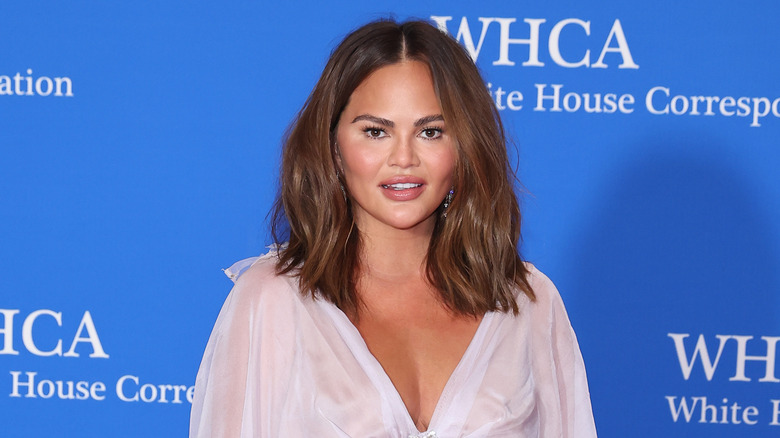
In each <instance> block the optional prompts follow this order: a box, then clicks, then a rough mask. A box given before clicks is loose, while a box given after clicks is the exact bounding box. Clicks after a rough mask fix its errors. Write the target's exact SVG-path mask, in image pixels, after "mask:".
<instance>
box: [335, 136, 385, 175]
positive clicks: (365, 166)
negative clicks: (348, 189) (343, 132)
mask: <svg viewBox="0 0 780 438" xmlns="http://www.w3.org/2000/svg"><path fill="white" fill-rule="evenodd" d="M340 165H341V170H342V172H343V173H344V178H346V179H347V182H348V183H349V182H350V181H352V182H354V180H356V179H361V180H362V179H368V178H371V177H374V176H375V175H376V174H377V172H378V171H379V169H380V168H381V166H382V160H381V158H380V157H378V156H377V155H376V154H371V153H370V151H368V150H366V149H365V148H356V147H353V145H348V146H342V148H341V160H340Z"/></svg>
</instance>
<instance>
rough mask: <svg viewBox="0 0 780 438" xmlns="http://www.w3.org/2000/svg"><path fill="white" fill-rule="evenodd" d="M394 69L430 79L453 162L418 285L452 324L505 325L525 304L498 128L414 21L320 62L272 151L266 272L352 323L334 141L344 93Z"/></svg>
mask: <svg viewBox="0 0 780 438" xmlns="http://www.w3.org/2000/svg"><path fill="white" fill-rule="evenodd" d="M403 60H415V61H420V62H423V63H425V64H426V65H428V67H429V68H430V71H431V76H432V78H433V86H434V91H435V93H436V96H437V97H438V99H439V103H440V105H441V108H442V115H443V116H444V119H445V121H446V122H447V127H448V131H449V132H450V133H451V135H452V136H453V138H454V140H455V147H456V151H457V159H456V164H455V172H454V178H453V179H454V190H455V194H454V197H453V199H452V202H451V204H450V205H449V207H448V208H447V216H446V218H445V217H444V216H443V215H442V214H441V213H442V209H443V208H444V207H443V206H440V207H439V210H438V212H437V213H438V214H437V219H436V224H435V226H434V231H433V236H432V238H431V241H430V245H429V247H428V253H427V258H426V273H427V279H428V281H429V282H430V283H431V284H432V285H433V286H434V287H435V288H436V289H437V290H438V291H439V294H440V298H441V301H442V302H443V303H444V304H445V305H446V306H447V307H448V308H449V309H450V310H451V311H452V312H454V313H455V314H459V315H473V316H477V315H481V314H483V313H484V312H487V311H505V312H509V311H511V312H513V313H514V314H517V313H518V307H517V301H516V293H517V291H518V289H519V290H520V291H522V292H523V293H525V294H526V295H527V296H528V297H529V298H531V299H532V300H533V299H534V298H535V297H534V293H533V290H532V289H531V285H530V284H529V281H528V275H529V274H528V269H527V267H526V266H525V264H524V263H523V262H522V260H521V258H520V256H519V253H518V245H519V242H520V219H521V216H520V209H519V206H518V202H517V198H516V196H515V192H514V185H513V183H514V182H515V176H514V173H513V171H512V169H511V167H510V165H509V162H508V158H507V152H506V140H505V136H504V130H503V126H502V124H501V120H500V118H499V115H498V111H497V110H496V107H495V105H494V104H493V101H492V99H491V98H490V95H489V93H488V91H487V88H486V87H485V84H484V81H483V79H482V77H481V76H480V74H479V71H478V69H477V67H476V66H475V65H474V63H473V61H472V60H471V58H470V57H469V56H468V54H467V53H466V51H465V50H464V49H463V48H462V47H461V46H460V45H459V44H458V43H457V42H456V41H455V40H454V39H452V37H450V36H448V35H447V34H445V33H443V32H441V31H439V30H438V29H437V28H435V27H433V26H432V25H431V24H429V23H426V22H423V21H408V22H403V23H397V22H394V21H389V20H382V21H376V22H373V23H369V24H367V25H365V26H363V27H360V28H359V29H357V30H355V31H354V32H352V33H350V34H349V35H348V36H347V37H346V38H345V39H344V41H342V42H341V44H339V46H338V47H336V49H335V50H334V51H333V52H332V54H331V56H330V59H329V60H328V63H327V65H326V66H325V69H324V71H323V72H322V76H321V77H320V79H319V81H318V82H317V85H316V86H315V87H314V90H313V91H312V93H311V95H310V96H309V97H308V99H307V100H306V103H305V104H304V106H303V108H302V109H301V111H300V112H299V113H298V115H297V117H296V119H295V120H294V121H293V123H292V125H291V126H290V128H289V129H288V131H287V134H286V138H285V141H284V148H283V152H282V168H281V175H280V181H281V182H280V189H279V194H278V196H277V199H276V202H275V205H274V209H273V212H272V216H271V233H272V235H273V238H274V240H275V241H276V243H277V244H278V245H279V244H281V243H282V242H287V244H286V246H283V245H282V246H283V247H282V248H280V250H279V253H278V257H279V259H278V262H277V265H276V269H277V272H278V273H280V274H284V273H291V274H293V275H296V276H297V277H298V279H299V285H300V291H301V292H302V293H304V294H310V295H311V296H313V297H315V298H316V297H318V296H320V297H323V298H325V299H327V300H329V301H331V302H333V303H334V304H335V305H336V306H338V307H339V308H340V309H341V310H343V311H344V312H345V313H347V314H348V315H352V316H354V317H357V316H358V314H359V310H360V308H361V302H360V298H359V296H358V294H357V291H356V281H357V278H358V272H357V270H358V269H359V266H360V263H359V262H360V259H359V258H360V245H361V242H360V235H359V232H358V230H356V225H355V221H354V218H353V215H352V211H351V206H350V201H349V193H348V192H345V191H344V190H345V188H346V184H345V183H344V181H340V178H341V176H340V175H339V173H338V172H337V169H338V167H337V164H336V155H335V154H336V151H335V147H334V144H335V129H336V125H337V124H338V121H339V117H340V116H341V112H342V111H343V110H344V107H345V106H346V105H347V102H348V101H349V98H350V96H351V95H352V92H353V91H354V90H355V88H357V86H358V85H359V84H360V83H361V82H363V80H364V79H365V78H366V77H367V76H368V75H369V74H371V73H372V72H374V71H376V70H377V69H379V68H381V67H384V66H387V65H390V64H395V63H397V62H400V61H403Z"/></svg>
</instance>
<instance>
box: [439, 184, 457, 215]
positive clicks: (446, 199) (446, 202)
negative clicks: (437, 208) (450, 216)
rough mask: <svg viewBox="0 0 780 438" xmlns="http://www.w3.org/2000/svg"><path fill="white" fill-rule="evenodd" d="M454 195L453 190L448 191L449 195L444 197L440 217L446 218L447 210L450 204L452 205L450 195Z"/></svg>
mask: <svg viewBox="0 0 780 438" xmlns="http://www.w3.org/2000/svg"><path fill="white" fill-rule="evenodd" d="M454 194H455V189H454V188H453V189H450V191H449V193H447V196H445V197H444V208H443V209H442V213H441V215H442V216H444V217H445V218H446V217H447V208H449V206H450V204H452V195H454Z"/></svg>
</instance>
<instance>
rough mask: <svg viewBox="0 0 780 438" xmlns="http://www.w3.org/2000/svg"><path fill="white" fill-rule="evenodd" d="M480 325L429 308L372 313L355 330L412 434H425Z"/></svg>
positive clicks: (471, 318)
mask: <svg viewBox="0 0 780 438" xmlns="http://www.w3.org/2000/svg"><path fill="white" fill-rule="evenodd" d="M480 321H481V318H474V317H463V316H453V315H452V314H451V313H450V312H448V311H447V310H446V309H444V308H442V307H440V306H437V305H436V304H430V305H428V306H425V307H422V308H420V307H412V308H403V307H395V308H393V309H385V311H384V312H380V313H376V312H374V313H372V314H368V315H366V316H365V317H363V318H361V319H360V320H359V322H357V323H356V324H355V326H356V328H357V329H358V331H359V332H360V334H361V336H362V338H363V340H364V341H365V343H366V346H367V347H368V349H369V351H370V352H371V354H372V355H373V356H374V357H375V358H376V360H377V361H378V362H379V364H380V365H381V366H382V369H383V370H384V372H385V373H386V374H387V376H388V377H389V378H390V380H391V381H392V383H393V386H394V387H395V389H396V391H397V392H398V394H399V395H400V397H401V399H402V400H403V402H404V405H405V406H406V409H407V411H408V412H409V416H410V417H411V418H412V420H414V422H415V424H416V426H417V427H418V429H420V430H425V429H427V427H428V425H429V423H430V421H431V418H432V416H433V413H434V411H435V410H436V406H437V404H438V401H439V399H440V397H441V394H442V392H443V391H444V389H445V387H446V385H447V383H448V381H449V378H450V376H451V375H452V373H453V371H454V370H455V368H456V367H457V366H458V364H459V363H460V361H461V358H462V357H463V355H464V354H465V352H466V350H467V349H468V347H469V344H470V342H471V340H472V338H473V337H474V334H475V332H476V331H477V328H478V327H479V324H480Z"/></svg>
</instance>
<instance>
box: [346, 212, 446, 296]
mask: <svg viewBox="0 0 780 438" xmlns="http://www.w3.org/2000/svg"><path fill="white" fill-rule="evenodd" d="M431 219H432V220H430V221H426V222H424V223H422V224H420V225H419V226H417V227H414V228H411V229H408V230H398V229H395V228H391V227H383V228H379V229H371V230H365V231H361V237H362V248H361V249H362V251H361V265H362V266H361V271H362V272H361V274H362V276H369V277H373V278H376V279H384V280H390V281H396V280H399V279H406V280H407V281H408V280H409V279H412V278H420V276H423V277H424V276H425V263H424V262H425V258H426V256H427V254H428V246H429V244H430V241H431V235H432V233H433V225H434V223H435V222H434V219H433V218H431ZM375 228H376V227H375Z"/></svg>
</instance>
